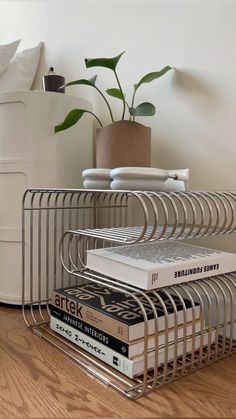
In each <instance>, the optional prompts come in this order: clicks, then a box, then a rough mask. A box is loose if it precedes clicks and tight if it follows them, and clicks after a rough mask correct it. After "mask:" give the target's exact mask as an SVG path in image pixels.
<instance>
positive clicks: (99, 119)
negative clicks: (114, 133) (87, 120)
mask: <svg viewBox="0 0 236 419" xmlns="http://www.w3.org/2000/svg"><path fill="white" fill-rule="evenodd" d="M86 112H87V113H90V114H91V115H93V116H94V118H95V119H96V120H97V121H98V123H99V125H100V127H101V128H103V125H102V123H101V121H100V119H99V118H98V117H97V116H96V115H95V114H94V113H93V112H91V111H86Z"/></svg>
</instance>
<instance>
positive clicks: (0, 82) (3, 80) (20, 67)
mask: <svg viewBox="0 0 236 419" xmlns="http://www.w3.org/2000/svg"><path fill="white" fill-rule="evenodd" d="M42 46H43V43H42V42H40V44H38V45H37V46H36V47H34V48H30V49H25V50H23V51H21V52H19V53H18V54H16V55H15V56H14V58H13V59H12V60H11V61H10V62H9V64H8V66H7V68H6V70H5V71H4V72H3V73H2V74H1V76H0V92H10V91H17V90H29V89H30V88H31V86H32V83H33V81H34V77H35V73H36V71H37V68H38V64H39V58H40V51H41V48H42Z"/></svg>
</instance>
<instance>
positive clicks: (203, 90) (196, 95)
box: [171, 69, 219, 111]
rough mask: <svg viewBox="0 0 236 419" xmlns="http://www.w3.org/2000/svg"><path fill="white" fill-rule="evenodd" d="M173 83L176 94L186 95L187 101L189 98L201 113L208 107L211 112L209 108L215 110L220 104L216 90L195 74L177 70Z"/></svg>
mask: <svg viewBox="0 0 236 419" xmlns="http://www.w3.org/2000/svg"><path fill="white" fill-rule="evenodd" d="M171 83H172V86H173V87H174V88H175V90H176V92H179V93H180V94H181V96H182V95H184V96H185V99H186V98H188V99H189V100H190V101H191V103H192V104H194V105H196V106H197V107H198V108H199V109H200V110H201V111H203V110H204V109H205V108H206V107H207V108H208V110H209V107H210V108H213V107H215V106H216V105H217V103H219V94H218V92H217V91H216V88H215V87H214V86H210V84H209V82H208V81H207V82H206V81H205V80H204V78H203V77H200V76H199V75H197V74H194V72H190V71H186V70H179V69H175V72H174V74H173V77H172V80H171Z"/></svg>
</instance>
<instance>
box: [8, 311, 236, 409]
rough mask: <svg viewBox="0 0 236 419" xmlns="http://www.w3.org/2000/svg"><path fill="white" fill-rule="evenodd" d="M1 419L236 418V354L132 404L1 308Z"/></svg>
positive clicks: (18, 314) (19, 316) (17, 315)
mask: <svg viewBox="0 0 236 419" xmlns="http://www.w3.org/2000/svg"><path fill="white" fill-rule="evenodd" d="M0 365H1V368H0V417H89V416H90V417H93V416H97V417H127V416H128V417H131V416H132V417H163V416H170V417H235V416H236V355H232V356H231V357H229V358H226V359H224V360H222V361H218V362H217V363H215V364H214V365H210V366H208V367H205V368H203V369H202V370H200V371H198V372H197V373H194V374H191V375H190V376H187V377H184V378H181V379H180V380H177V381H175V382H174V383H171V384H168V385H166V386H163V387H162V388H161V389H160V390H156V391H155V392H153V393H150V394H148V395H147V396H144V397H142V398H140V399H139V400H137V401H131V400H128V399H126V398H125V397H123V396H122V395H120V394H119V393H118V392H116V391H115V390H113V389H111V388H110V387H107V386H106V385H105V384H101V383H100V382H99V381H98V380H97V379H96V378H93V377H92V376H91V375H89V374H87V373H86V372H85V371H84V370H82V369H81V368H80V367H78V366H77V365H75V364H74V362H73V361H72V360H71V359H70V358H68V357H66V356H65V355H64V354H63V353H61V352H59V351H58V350H57V349H56V348H55V347H53V346H52V345H51V344H49V343H48V342H46V341H45V340H44V339H40V338H39V337H38V336H35V335H34V334H33V333H32V332H31V331H30V330H29V329H28V328H27V327H26V325H25V323H24V321H23V318H22V314H21V310H20V309H16V308H9V307H6V306H3V307H0Z"/></svg>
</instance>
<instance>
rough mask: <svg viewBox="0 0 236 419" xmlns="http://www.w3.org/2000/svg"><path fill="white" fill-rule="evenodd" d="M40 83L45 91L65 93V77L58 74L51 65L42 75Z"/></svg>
mask: <svg viewBox="0 0 236 419" xmlns="http://www.w3.org/2000/svg"><path fill="white" fill-rule="evenodd" d="M42 83H43V90H44V91H45V92H58V93H65V87H64V85H65V77H63V76H58V75H57V74H56V73H55V71H54V68H53V67H50V69H49V71H48V72H47V73H46V74H45V76H43V78H42Z"/></svg>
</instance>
